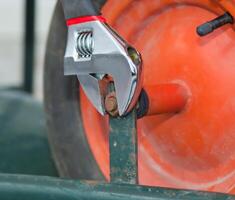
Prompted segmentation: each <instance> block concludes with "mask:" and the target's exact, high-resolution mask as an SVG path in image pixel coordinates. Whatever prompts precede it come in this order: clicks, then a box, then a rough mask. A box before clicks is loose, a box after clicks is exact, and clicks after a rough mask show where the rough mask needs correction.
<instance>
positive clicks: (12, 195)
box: [0, 92, 235, 200]
mask: <svg viewBox="0 0 235 200" xmlns="http://www.w3.org/2000/svg"><path fill="white" fill-rule="evenodd" d="M13 94H14V93H13ZM13 94H12V92H10V93H9V92H2V93H1V95H2V98H0V99H1V101H0V107H2V108H4V109H5V110H6V113H9V115H10V113H11V112H9V109H10V111H15V110H16V109H18V110H19V109H21V112H18V113H22V114H21V115H20V116H19V117H17V116H15V118H14V119H17V121H16V123H15V124H12V123H11V124H9V126H5V129H3V130H2V140H1V141H2V146H1V147H2V148H3V150H4V149H5V150H4V151H3V153H2V155H1V158H2V161H1V162H2V164H4V163H5V164H6V163H7V164H8V166H9V167H7V168H6V167H4V166H1V165H0V172H1V173H0V199H4V200H32V199H33V200H39V199H40V200H127V199H128V200H153V199H156V200H212V199H213V200H233V199H234V200H235V196H229V195H226V194H219V193H209V192H199V191H189V190H176V189H166V188H158V187H148V186H140V185H138V164H137V163H138V162H137V158H138V155H137V153H138V149H137V129H136V110H133V111H132V112H131V113H130V114H128V115H127V116H125V117H121V118H120V117H119V118H110V136H109V137H110V145H109V146H110V171H111V173H110V175H111V183H104V182H94V181H79V180H66V179H61V178H53V177H47V176H38V175H42V174H44V175H56V172H55V169H54V166H53V164H52V163H51V159H50V158H48V155H49V153H48V146H45V143H46V142H45V141H44V136H41V134H39V133H40V132H41V131H40V130H41V129H40V128H37V131H38V133H37V131H36V132H35V133H36V135H35V137H32V138H30V137H25V138H26V139H25V140H23V139H22V137H21V136H22V134H21V135H18V134H17V135H13V136H12V137H13V139H11V137H10V135H12V133H14V131H13V130H14V127H17V128H18V129H19V128H21V127H24V131H25V129H26V128H27V124H28V122H25V118H26V117H25V116H28V115H29V113H28V112H31V114H32V113H35V112H37V113H38V112H42V111H41V109H40V108H38V107H37V106H35V104H33V103H32V105H31V103H30V102H31V101H30V100H29V99H28V97H25V96H24V95H23V96H22V95H20V94H17V95H16V96H15V95H13ZM12 95H13V96H12ZM3 97H4V98H3ZM33 105H34V106H33ZM31 107H32V108H31ZM4 109H3V111H2V113H5V112H4ZM0 114H1V112H0ZM0 117H1V115H0ZM32 118H33V119H34V118H35V120H33V121H35V122H36V121H40V120H41V119H42V118H43V117H41V115H40V116H39V118H37V115H33V116H32ZM4 119H5V121H6V120H7V119H9V117H6V118H3V119H2V121H0V122H2V123H4ZM4 124H6V123H4ZM29 124H30V125H32V127H37V126H34V125H33V123H32V121H30V123H29ZM10 125H11V126H12V127H11V126H10ZM29 130H31V129H29ZM17 132H18V131H17ZM42 132H45V130H44V129H43V130H42ZM4 133H5V134H4ZM27 133H28V132H27V131H26V135H27ZM23 136H24V135H23ZM9 137H10V138H9ZM40 137H41V138H40ZM19 138H20V139H21V140H19ZM18 140H19V141H18ZM42 140H43V141H42ZM7 141H8V143H6V142H7ZM5 143H6V144H5ZM9 144H10V148H9ZM32 145H33V147H34V148H32V147H31V146H32ZM18 147H19V148H18ZM37 147H41V148H43V149H40V148H37ZM12 150H13V154H14V157H12V158H9V154H8V152H12ZM28 150H29V151H28ZM4 152H5V154H4ZM16 152H17V153H16ZM27 153H28V154H27ZM25 154H27V155H28V157H29V158H30V159H29V160H30V161H32V160H33V161H34V162H33V163H30V162H27V163H24V162H21V161H19V160H22V159H18V157H20V158H22V156H25ZM35 156H36V158H35ZM41 156H42V157H43V158H47V160H48V161H49V163H46V166H44V165H42V162H41V160H40V157H41ZM9 159H10V160H11V161H8V160H9ZM12 160H13V161H14V162H12ZM9 164H11V165H13V166H10V165H9ZM14 165H15V166H14ZM45 167H46V168H47V169H45ZM3 172H7V173H10V172H12V173H14V172H15V173H24V172H27V173H31V174H34V175H14V174H5V173H3ZM35 175H37V176H35Z"/></svg>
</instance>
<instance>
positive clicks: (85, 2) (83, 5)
mask: <svg viewBox="0 0 235 200" xmlns="http://www.w3.org/2000/svg"><path fill="white" fill-rule="evenodd" d="M60 1H61V3H62V6H63V10H64V15H65V19H66V20H68V19H71V18H78V17H84V16H98V15H100V14H101V13H100V11H101V8H102V6H103V5H104V4H105V2H106V0H60Z"/></svg>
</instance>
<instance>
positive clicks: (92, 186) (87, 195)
mask: <svg viewBox="0 0 235 200" xmlns="http://www.w3.org/2000/svg"><path fill="white" fill-rule="evenodd" d="M0 198H1V199H4V200H32V199H33V200H127V199H128V200H153V199H154V200H189V199H190V200H214V199H216V200H233V199H235V197H232V196H230V197H229V196H226V195H223V194H218V193H204V192H197V191H184V190H173V189H162V188H156V187H146V186H137V185H133V184H108V183H96V182H89V181H75V180H63V179H59V178H49V177H40V176H38V177H37V176H25V175H20V176H19V175H7V174H2V175H0Z"/></svg>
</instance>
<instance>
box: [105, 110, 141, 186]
mask: <svg viewBox="0 0 235 200" xmlns="http://www.w3.org/2000/svg"><path fill="white" fill-rule="evenodd" d="M109 151H110V177H111V181H112V182H113V183H130V184H137V183H138V162H137V151H138V150H137V132H136V111H135V110H134V111H132V112H131V113H130V114H128V115H127V116H126V117H123V118H110V135H109Z"/></svg>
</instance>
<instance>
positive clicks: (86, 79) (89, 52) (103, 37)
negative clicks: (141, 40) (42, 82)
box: [61, 0, 142, 116]
mask: <svg viewBox="0 0 235 200" xmlns="http://www.w3.org/2000/svg"><path fill="white" fill-rule="evenodd" d="M94 2H95V1H92V0H61V3H62V5H63V9H64V13H65V18H66V22H67V26H68V39H67V47H66V52H65V56H64V74H65V75H76V76H77V78H78V80H79V82H80V85H81V87H82V88H83V90H84V92H85V94H86V96H87V97H88V99H89V100H90V102H91V103H92V104H93V105H94V107H95V108H96V109H97V111H99V112H100V113H101V114H102V115H104V114H105V113H106V112H105V108H104V98H105V94H106V92H105V91H106V90H105V88H104V87H107V86H106V84H105V83H106V80H105V79H106V77H107V76H111V77H112V79H113V82H114V86H115V92H116V98H117V105H118V112H119V115H120V116H122V115H125V114H127V113H128V112H129V111H130V110H131V109H133V107H134V106H135V104H136V102H137V100H138V97H139V94H140V91H141V89H142V60H141V56H140V54H139V53H138V52H137V50H136V49H135V48H133V47H131V46H130V45H129V44H128V43H127V42H126V41H125V40H123V39H122V38H121V37H120V36H119V35H118V34H117V33H116V32H115V31H114V30H113V29H112V28H111V27H110V26H109V25H108V24H107V23H106V21H105V19H104V18H103V17H102V16H101V15H100V13H99V12H98V10H99V8H97V6H96V4H95V3H94ZM82 8H83V9H82Z"/></svg>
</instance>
